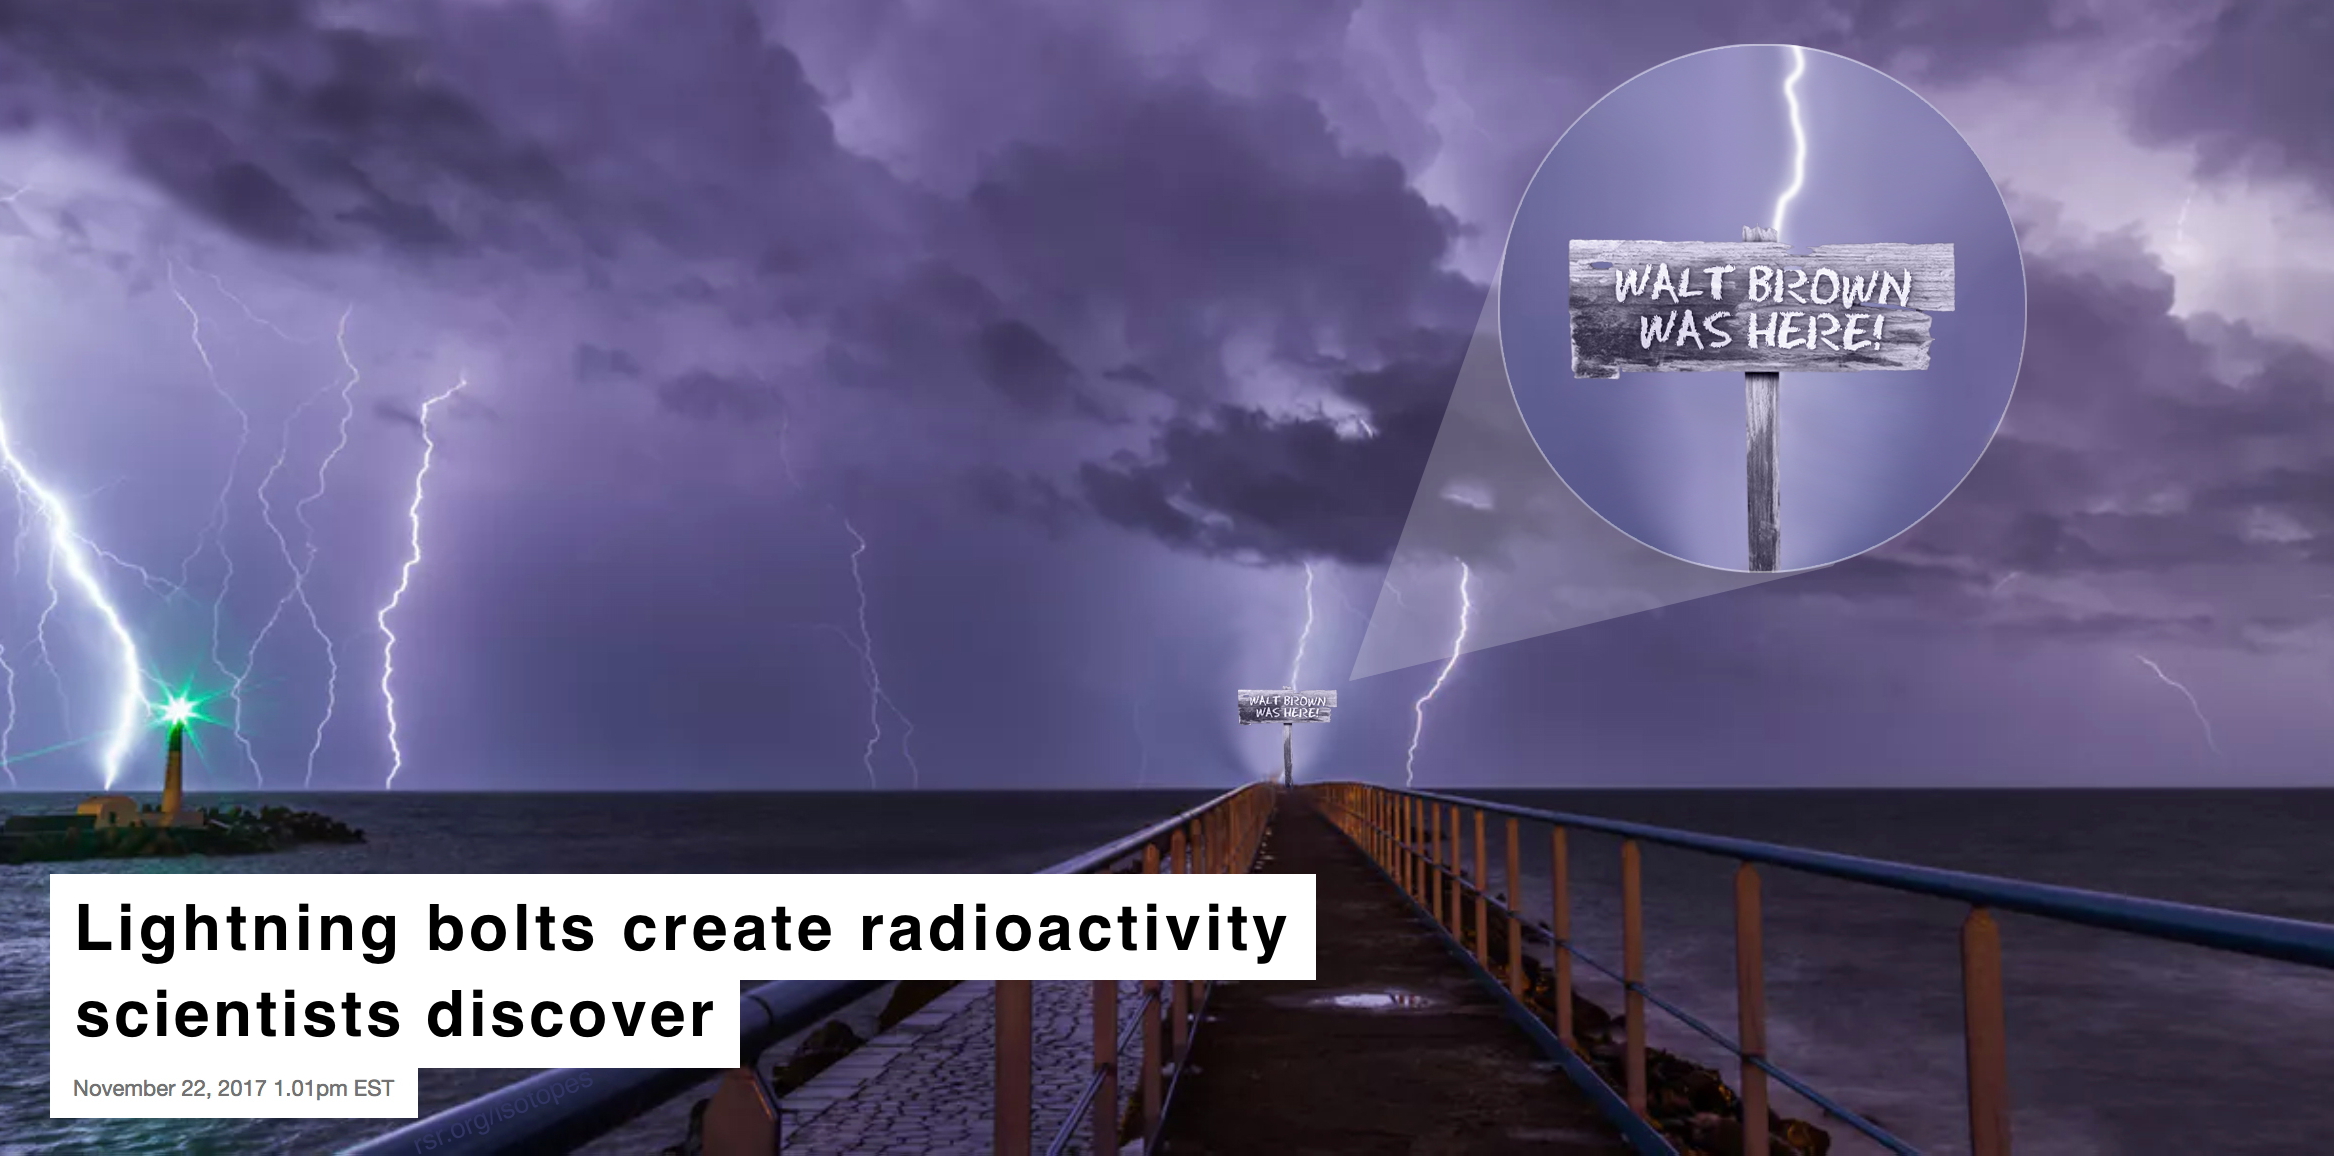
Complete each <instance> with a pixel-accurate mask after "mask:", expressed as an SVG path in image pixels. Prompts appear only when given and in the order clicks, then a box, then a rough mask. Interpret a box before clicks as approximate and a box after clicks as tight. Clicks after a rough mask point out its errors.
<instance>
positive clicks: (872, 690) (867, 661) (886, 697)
mask: <svg viewBox="0 0 2334 1156" xmlns="http://www.w3.org/2000/svg"><path fill="white" fill-rule="evenodd" d="M836 517H838V518H841V519H842V521H843V530H844V532H845V533H848V534H849V535H851V541H852V543H853V545H852V547H851V588H852V589H853V590H854V591H856V592H857V593H858V595H859V641H858V644H857V649H858V651H859V664H860V673H861V674H862V675H863V676H865V678H866V679H867V727H868V735H867V749H866V751H864V752H863V753H861V755H860V756H859V761H860V764H861V765H862V766H864V767H865V768H866V770H867V785H868V786H870V787H874V786H879V785H881V784H880V783H879V782H878V781H877V779H876V776H875V748H876V747H878V746H880V745H882V743H883V714H882V711H881V709H880V708H881V707H886V706H888V707H890V708H891V713H892V714H893V715H894V716H895V717H897V718H898V719H899V720H900V726H901V727H902V728H903V729H902V730H901V731H900V758H902V759H904V760H906V761H907V764H908V776H909V777H908V787H909V789H910V790H915V789H918V788H921V787H922V786H923V785H924V768H922V767H920V766H918V765H916V756H915V753H914V751H913V750H912V749H911V748H910V747H909V746H908V743H909V740H911V739H913V738H915V737H916V724H915V723H914V722H913V721H911V720H910V719H909V718H908V716H907V715H906V714H905V713H904V712H902V711H901V710H900V708H899V704H897V703H895V702H893V701H892V700H891V695H890V693H888V692H887V691H885V690H884V689H883V668H882V667H881V666H880V665H878V664H877V663H876V661H875V635H874V633H873V632H872V631H871V630H869V628H868V624H867V576H866V574H864V573H863V572H862V571H861V570H860V569H859V560H860V558H861V557H863V556H865V555H866V553H867V537H866V536H865V535H863V534H861V533H860V532H859V527H858V526H856V525H853V524H852V522H851V519H850V518H849V517H848V516H847V515H843V514H837V515H836Z"/></svg>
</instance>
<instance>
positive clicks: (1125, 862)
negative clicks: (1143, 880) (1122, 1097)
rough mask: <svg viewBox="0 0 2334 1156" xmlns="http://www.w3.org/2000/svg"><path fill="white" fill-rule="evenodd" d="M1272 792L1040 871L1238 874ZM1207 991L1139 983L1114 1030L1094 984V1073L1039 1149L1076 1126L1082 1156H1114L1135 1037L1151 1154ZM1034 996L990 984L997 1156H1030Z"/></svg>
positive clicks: (1113, 986)
mask: <svg viewBox="0 0 2334 1156" xmlns="http://www.w3.org/2000/svg"><path fill="white" fill-rule="evenodd" d="M1272 801H1273V790H1272V788H1271V787H1269V786H1265V785H1263V784H1254V785H1250V786H1246V787H1241V788H1238V789H1237V790H1233V791H1228V792H1226V793H1224V794H1222V795H1218V796H1217V797H1215V798H1214V799H1211V800H1209V801H1208V802H1206V803H1204V804H1201V805H1200V806H1197V807H1194V808H1192V809H1191V810H1189V811H1185V812H1184V813H1183V814H1180V815H1177V816H1175V817H1173V818H1171V819H1167V820H1164V821H1162V822H1159V823H1155V824H1153V825H1151V826H1149V827H1146V828H1144V829H1143V830H1141V831H1137V832H1135V833H1134V834H1132V835H1129V836H1127V837H1126V838H1124V839H1121V840H1119V841H1118V842H1116V843H1112V844H1110V845H1109V846H1106V847H1101V848H1097V849H1096V850H1093V851H1090V852H1088V853H1086V854H1085V855H1081V856H1079V857H1077V858H1075V859H1072V860H1069V861H1067V862H1065V863H1061V864H1058V865H1056V866H1053V867H1050V868H1047V869H1046V871H1045V872H1044V873H1045V874H1058V875H1076V874H1087V873H1097V872H1110V871H1116V870H1121V869H1125V868H1134V869H1138V870H1141V871H1142V872H1144V873H1145V874H1153V875H1155V874H1158V873H1160V872H1162V871H1167V872H1173V873H1177V874H1189V873H1193V872H1201V873H1209V874H1244V873H1246V872H1247V870H1248V869H1249V867H1251V866H1252V865H1254V863H1255V862H1256V854H1257V849H1258V847H1259V846H1260V845H1261V844H1262V843H1263V840H1264V831H1265V826H1266V824H1267V823H1268V822H1269V821H1270V819H1271V817H1272ZM1211 987H1212V985H1211V984H1207V983H1202V982H1194V981H1189V980H1145V981H1143V996H1142V1002H1141V1004H1140V1005H1139V1006H1138V1007H1137V1009H1136V1012H1135V1019H1134V1023H1133V1024H1131V1025H1130V1026H1128V1027H1127V1028H1126V1029H1125V1030H1124V1031H1123V1032H1122V1031H1121V1030H1120V1029H1119V1027H1118V984H1117V983H1115V982H1112V981H1108V980H1104V981H1098V982H1096V983H1095V984H1094V995H1093V1001H1094V1003H1093V1026H1094V1059H1093V1067H1094V1071H1093V1074H1092V1075H1091V1076H1090V1077H1088V1079H1087V1081H1086V1086H1085V1088H1084V1090H1083V1091H1082V1092H1081V1093H1080V1094H1079V1097H1078V1099H1077V1102H1076V1103H1075V1104H1074V1105H1072V1107H1071V1110H1070V1114H1069V1118H1068V1119H1066V1120H1064V1121H1063V1122H1062V1125H1061V1127H1060V1128H1059V1129H1058V1130H1057V1131H1056V1132H1055V1134H1054V1137H1053V1140H1052V1142H1051V1143H1050V1144H1049V1145H1048V1146H1047V1148H1046V1152H1047V1154H1048V1156H1059V1154H1060V1153H1063V1152H1066V1151H1068V1150H1069V1148H1070V1146H1071V1145H1072V1144H1073V1143H1075V1142H1076V1139H1077V1133H1078V1129H1079V1126H1080V1125H1081V1124H1086V1125H1088V1127H1089V1130H1090V1133H1091V1136H1092V1140H1091V1142H1090V1144H1089V1146H1088V1151H1090V1152H1092V1153H1095V1154H1096V1156H1117V1153H1118V1137H1119V1126H1120V1122H1119V1115H1118V1104H1119V1084H1118V1080H1119V1072H1120V1062H1119V1057H1120V1056H1122V1055H1124V1054H1125V1052H1126V1050H1127V1048H1128V1047H1129V1046H1130V1044H1131V1043H1132V1041H1133V1039H1134V1037H1136V1036H1137V1035H1138V1034H1139V1035H1140V1037H1141V1040H1142V1050H1141V1053H1140V1056H1139V1057H1138V1067H1137V1069H1136V1072H1137V1074H1136V1079H1137V1080H1138V1084H1137V1087H1138V1092H1137V1102H1139V1103H1140V1104H1141V1105H1142V1110H1143V1123H1142V1135H1143V1149H1144V1151H1152V1150H1154V1149H1156V1148H1157V1147H1158V1139H1159V1124H1160V1121H1161V1120H1162V1119H1164V1118H1165V1115H1166V1110H1167V1105H1168V1104H1169V1103H1171V1102H1172V1101H1173V1100H1174V1097H1175V1085H1176V1084H1177V1083H1178V1082H1179V1081H1180V1078H1181V1076H1182V1073H1183V1070H1184V1067H1185V1064H1184V1059H1185V1057H1186V1056H1188V1055H1190V1053H1191V1045H1192V1042H1193V1036H1194V1034H1195V1032H1196V1029H1197V1027H1198V1024H1199V1022H1200V1017H1201V1014H1202V1012H1203V1011H1204V1010H1205V1008H1206V1005H1207V997H1208V992H1209V990H1210V989H1211ZM1033 1004H1034V990H1033V987H1032V985H1031V984H1030V982H1029V981H1027V980H1016V981H1004V982H999V983H998V984H997V1003H996V1009H997V1025H996V1040H997V1103H996V1121H997V1132H996V1141H995V1147H994V1151H995V1153H996V1156H1030V1152H1031V1143H1032V1139H1033V1136H1032V1133H1033V1130H1034V1121H1033V1119H1032V1114H1033V1112H1034V1108H1035V1105H1034V1104H1032V1103H1031V1097H1030V1073H1031V1064H1032V1062H1033V1060H1034V1056H1033V1054H1032V1053H1033V1048H1032V1046H1031V1045H1032V1034H1033V1030H1034V1025H1033V1023H1032V1019H1033Z"/></svg>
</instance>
